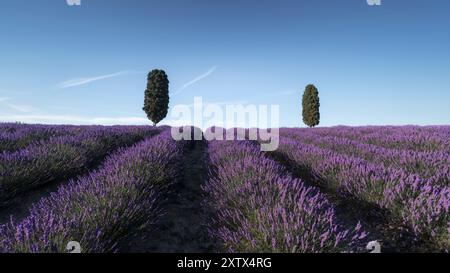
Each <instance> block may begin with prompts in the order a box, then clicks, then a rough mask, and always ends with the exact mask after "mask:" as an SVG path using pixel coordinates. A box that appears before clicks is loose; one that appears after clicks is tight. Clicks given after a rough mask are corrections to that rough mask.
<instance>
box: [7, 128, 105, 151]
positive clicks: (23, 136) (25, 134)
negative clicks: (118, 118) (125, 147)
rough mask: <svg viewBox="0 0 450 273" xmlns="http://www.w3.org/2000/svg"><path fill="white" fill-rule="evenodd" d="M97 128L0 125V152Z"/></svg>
mask: <svg viewBox="0 0 450 273" xmlns="http://www.w3.org/2000/svg"><path fill="white" fill-rule="evenodd" d="M97 128H99V126H70V125H67V126H66V125H65V126H58V125H24V124H17V123H3V124H0V152H4V151H8V152H13V151H16V150H19V149H22V148H25V147H27V146H28V145H30V144H33V143H35V142H39V141H43V140H47V139H50V138H52V137H59V136H67V135H72V136H73V135H77V134H79V133H81V132H83V131H85V130H95V129H97Z"/></svg>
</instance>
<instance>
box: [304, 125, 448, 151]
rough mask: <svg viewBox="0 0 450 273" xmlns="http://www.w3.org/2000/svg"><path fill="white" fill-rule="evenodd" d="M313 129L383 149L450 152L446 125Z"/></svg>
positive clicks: (323, 134)
mask: <svg viewBox="0 0 450 273" xmlns="http://www.w3.org/2000/svg"><path fill="white" fill-rule="evenodd" d="M300 130H302V131H307V129H300ZM314 130H315V132H316V133H317V134H319V135H321V136H336V137H342V138H348V139H352V140H357V141H360V142H363V143H367V144H373V145H377V146H381V147H385V148H394V149H398V150H413V151H439V152H447V153H450V126H365V127H346V126H340V127H334V128H316V129H314Z"/></svg>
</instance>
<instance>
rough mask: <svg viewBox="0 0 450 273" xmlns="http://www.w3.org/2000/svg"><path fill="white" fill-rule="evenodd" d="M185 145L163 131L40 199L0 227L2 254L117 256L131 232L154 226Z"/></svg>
mask: <svg viewBox="0 0 450 273" xmlns="http://www.w3.org/2000/svg"><path fill="white" fill-rule="evenodd" d="M185 145H186V142H175V141H173V140H172V138H171V136H170V132H169V131H168V130H165V131H164V132H162V133H161V134H159V135H158V136H155V137H153V138H150V139H147V140H145V141H143V142H141V143H138V144H136V145H135V146H133V147H131V148H128V149H124V150H121V151H120V152H117V153H115V154H114V155H112V156H110V157H109V158H108V159H107V160H106V162H105V163H104V164H103V166H102V167H101V168H100V169H99V170H97V171H93V172H91V173H90V174H89V175H87V176H85V177H82V178H79V179H78V180H73V181H71V182H70V183H69V184H67V185H63V186H61V187H60V188H59V189H58V191H57V192H55V193H53V194H52V195H51V196H50V197H48V198H45V199H41V201H39V202H38V203H37V204H36V205H35V206H34V207H33V208H32V209H31V210H30V214H29V216H28V217H27V218H25V219H23V220H22V221H20V222H15V221H14V220H11V223H9V224H7V225H4V226H2V227H0V252H40V253H42V252H65V251H66V249H65V248H66V245H67V243H68V242H69V241H78V242H80V244H81V247H82V251H83V252H114V251H117V250H118V249H117V246H118V242H120V240H121V239H123V238H124V237H126V236H129V235H130V234H129V232H130V230H131V229H132V227H136V226H145V225H150V224H153V223H155V221H156V220H157V219H158V217H159V216H160V212H161V211H160V208H159V207H158V204H159V202H160V197H161V193H162V192H164V191H165V189H166V188H167V187H168V186H170V185H171V184H172V183H174V182H175V181H177V180H178V179H179V177H180V170H181V166H180V163H181V162H182V156H183V150H184V146H185Z"/></svg>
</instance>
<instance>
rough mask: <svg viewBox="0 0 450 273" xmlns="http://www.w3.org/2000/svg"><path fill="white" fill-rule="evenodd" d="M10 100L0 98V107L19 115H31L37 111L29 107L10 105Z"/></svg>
mask: <svg viewBox="0 0 450 273" xmlns="http://www.w3.org/2000/svg"><path fill="white" fill-rule="evenodd" d="M10 101H12V99H11V98H7V97H0V106H1V107H2V108H7V109H10V110H13V111H14V112H21V113H31V112H36V111H38V109H37V108H36V107H34V106H31V105H24V104H15V103H11V102H10Z"/></svg>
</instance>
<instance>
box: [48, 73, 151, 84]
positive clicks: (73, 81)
mask: <svg viewBox="0 0 450 273" xmlns="http://www.w3.org/2000/svg"><path fill="white" fill-rule="evenodd" d="M140 73H143V72H138V71H129V70H126V71H120V72H117V73H112V74H108V75H101V76H96V77H85V78H76V79H71V80H67V81H64V82H61V83H59V84H58V85H57V86H58V87H59V88H70V87H75V86H81V85H85V84H89V83H92V82H96V81H101V80H106V79H111V78H116V77H120V76H124V75H127V74H140Z"/></svg>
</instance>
